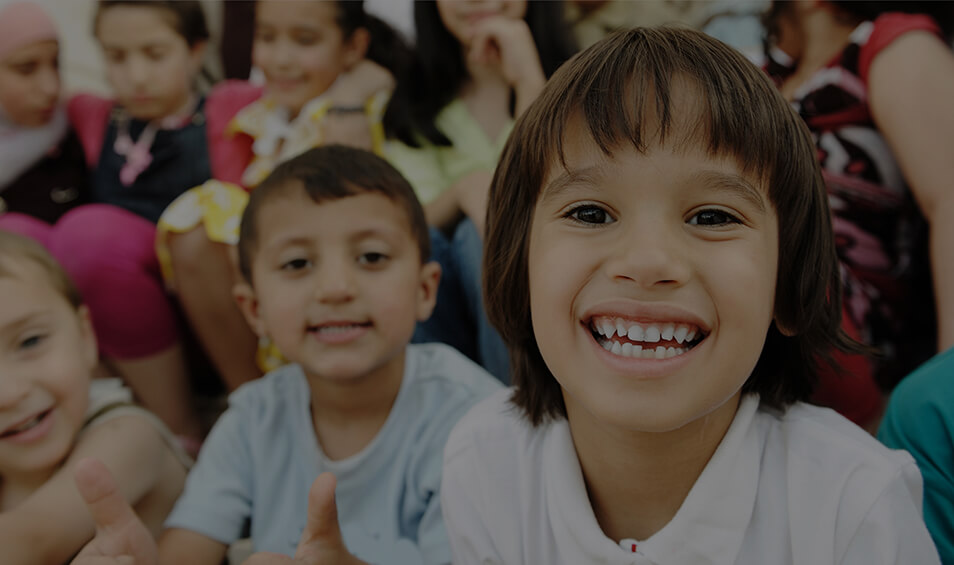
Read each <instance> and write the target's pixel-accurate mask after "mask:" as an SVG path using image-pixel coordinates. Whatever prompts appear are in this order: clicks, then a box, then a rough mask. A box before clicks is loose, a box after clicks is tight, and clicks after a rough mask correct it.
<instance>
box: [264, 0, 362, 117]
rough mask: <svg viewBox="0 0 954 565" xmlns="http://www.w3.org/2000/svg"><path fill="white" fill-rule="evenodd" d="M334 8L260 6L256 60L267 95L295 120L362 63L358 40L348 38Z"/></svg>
mask: <svg viewBox="0 0 954 565" xmlns="http://www.w3.org/2000/svg"><path fill="white" fill-rule="evenodd" d="M337 9H338V8H337V7H336V3H335V2H278V1H268V2H258V4H257V5H256V8H255V43H254V46H253V50H252V59H253V63H254V64H255V66H256V67H258V68H259V69H261V70H262V72H263V73H264V74H265V82H266V85H267V89H268V93H269V95H270V96H271V97H272V98H273V99H274V100H275V101H276V102H277V103H278V104H280V105H281V106H283V107H285V108H287V109H288V110H289V112H290V113H291V114H292V115H297V114H298V112H299V111H300V110H301V109H302V107H303V106H305V104H307V103H308V102H309V101H310V100H312V99H313V98H315V97H317V96H319V95H321V94H323V93H324V92H325V91H326V90H328V88H329V87H330V86H331V85H332V84H333V83H334V82H335V79H337V78H338V75H340V74H341V73H344V72H345V71H347V70H348V69H349V68H350V67H352V66H353V65H355V64H356V63H358V62H359V61H360V60H361V59H362V58H363V57H364V51H365V49H364V47H363V46H362V45H361V43H360V41H358V40H357V39H356V38H357V35H355V34H353V35H352V36H351V37H345V36H344V33H343V32H342V30H341V27H340V26H339V25H338V21H337Z"/></svg>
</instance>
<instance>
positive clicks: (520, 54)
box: [467, 17, 546, 89]
mask: <svg viewBox="0 0 954 565" xmlns="http://www.w3.org/2000/svg"><path fill="white" fill-rule="evenodd" d="M467 57H468V60H469V62H470V64H472V65H480V66H497V67H499V69H500V72H501V74H502V75H503V77H504V80H506V81H507V83H508V84H510V85H511V86H513V87H514V88H515V89H519V88H520V87H521V86H524V85H525V86H528V87H532V88H534V89H539V88H543V84H544V83H545V82H546V77H545V76H544V74H543V67H541V65H540V56H539V55H538V54H537V46H536V44H535V43H534V42H533V34H531V33H530V28H529V27H528V26H527V22H525V21H523V20H522V19H516V20H515V19H510V18H504V17H491V18H487V19H485V20H482V21H480V22H479V24H478V26H477V29H476V31H475V32H474V36H473V38H472V39H471V42H470V51H469V52H468V54H467Z"/></svg>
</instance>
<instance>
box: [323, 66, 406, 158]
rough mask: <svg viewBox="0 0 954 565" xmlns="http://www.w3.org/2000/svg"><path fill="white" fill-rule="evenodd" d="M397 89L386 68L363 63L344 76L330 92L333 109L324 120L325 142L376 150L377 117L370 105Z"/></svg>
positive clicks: (339, 78)
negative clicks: (378, 96) (378, 95)
mask: <svg viewBox="0 0 954 565" xmlns="http://www.w3.org/2000/svg"><path fill="white" fill-rule="evenodd" d="M393 90H394V77H392V76H391V73H390V72H388V71H387V69H385V68H384V67H382V66H380V65H378V64H377V63H374V62H372V61H369V60H367V59H364V60H362V61H361V62H359V63H358V64H357V65H355V66H354V68H352V69H350V70H348V71H347V72H346V73H344V74H342V75H341V76H339V77H338V79H337V80H336V81H335V84H334V86H332V88H331V89H330V90H329V92H328V95H329V97H330V98H331V109H330V110H329V111H328V113H327V114H325V117H324V118H323V120H324V121H323V123H322V128H323V130H324V143H326V144H331V143H340V144H343V145H349V146H351V147H358V148H361V149H367V150H369V151H373V150H374V149H375V147H374V135H373V133H372V131H371V127H372V126H371V124H372V119H374V118H373V117H371V116H369V115H368V113H367V109H366V107H367V104H368V101H369V100H370V99H371V97H372V96H374V94H376V93H378V92H381V91H388V92H391V91H393Z"/></svg>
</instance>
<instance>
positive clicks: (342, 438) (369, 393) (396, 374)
mask: <svg viewBox="0 0 954 565" xmlns="http://www.w3.org/2000/svg"><path fill="white" fill-rule="evenodd" d="M406 355H407V353H406V351H402V352H401V353H400V354H399V355H398V356H397V357H396V358H395V359H392V360H390V361H388V363H387V364H385V365H384V366H382V367H379V368H378V369H375V370H374V371H372V372H371V373H368V374H367V375H364V376H363V377H360V378H358V379H354V380H348V381H343V382H342V381H333V380H329V379H322V378H320V377H312V376H309V377H308V384H309V387H310V389H311V419H312V424H313V426H314V429H315V437H316V438H317V439H318V443H319V445H321V448H322V451H323V452H324V454H325V456H326V457H328V458H329V459H331V460H339V459H345V458H347V457H350V456H352V455H355V454H357V453H358V452H360V451H361V450H362V449H364V448H365V447H366V446H367V445H368V444H369V443H371V441H372V440H373V439H374V438H375V436H377V434H378V432H379V431H381V428H382V427H383V426H384V423H385V421H387V418H388V415H389V414H390V413H391V408H392V406H394V401H395V399H396V398H397V395H398V392H400V390H401V383H402V382H403V380H404V358H405V356H406Z"/></svg>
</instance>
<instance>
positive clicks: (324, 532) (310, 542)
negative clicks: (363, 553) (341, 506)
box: [244, 473, 367, 565]
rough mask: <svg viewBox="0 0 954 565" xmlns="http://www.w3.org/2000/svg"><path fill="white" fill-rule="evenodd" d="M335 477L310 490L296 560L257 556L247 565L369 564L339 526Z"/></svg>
mask: <svg viewBox="0 0 954 565" xmlns="http://www.w3.org/2000/svg"><path fill="white" fill-rule="evenodd" d="M335 484H336V481H335V476H334V475H332V474H331V473H322V474H321V475H318V478H317V479H315V482H314V483H312V484H311V490H309V491H308V521H307V522H306V523H305V529H304V531H302V533H301V540H299V542H298V549H297V550H296V551H295V558H294V559H290V558H288V557H286V556H284V555H277V554H274V553H256V554H255V555H253V556H251V557H249V558H248V560H246V561H245V563H244V565H367V563H365V562H364V561H361V560H360V559H358V558H357V557H355V556H354V555H351V553H350V552H349V551H348V548H347V547H345V544H344V540H342V539H341V529H340V528H339V527H338V507H337V506H336V505H335Z"/></svg>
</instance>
